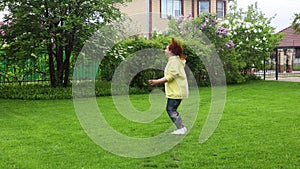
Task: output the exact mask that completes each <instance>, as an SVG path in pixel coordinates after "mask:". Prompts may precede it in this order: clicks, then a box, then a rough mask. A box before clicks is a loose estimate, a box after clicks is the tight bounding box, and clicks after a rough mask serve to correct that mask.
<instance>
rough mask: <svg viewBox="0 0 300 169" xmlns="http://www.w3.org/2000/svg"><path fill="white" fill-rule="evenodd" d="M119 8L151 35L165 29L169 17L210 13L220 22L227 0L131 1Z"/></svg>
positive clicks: (224, 13)
mask: <svg viewBox="0 0 300 169" xmlns="http://www.w3.org/2000/svg"><path fill="white" fill-rule="evenodd" d="M119 8H120V10H121V11H122V12H123V13H125V14H126V15H127V16H131V17H133V18H136V19H134V20H139V23H141V24H143V27H145V29H146V32H149V33H150V34H151V32H153V31H158V32H159V31H162V30H164V29H165V28H167V26H168V20H169V18H171V17H172V18H177V17H179V16H187V15H191V16H192V17H197V16H199V15H200V14H201V13H203V12H210V13H214V14H216V16H217V18H218V19H220V20H222V19H224V17H225V15H226V10H227V8H228V0H132V2H130V3H127V4H126V5H125V6H119ZM143 15H145V17H144V18H143Z"/></svg>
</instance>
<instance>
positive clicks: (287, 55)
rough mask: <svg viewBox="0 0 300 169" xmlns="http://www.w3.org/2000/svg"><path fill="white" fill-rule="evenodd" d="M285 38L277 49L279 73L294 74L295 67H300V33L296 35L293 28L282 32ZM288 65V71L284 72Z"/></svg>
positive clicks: (290, 27)
mask: <svg viewBox="0 0 300 169" xmlns="http://www.w3.org/2000/svg"><path fill="white" fill-rule="evenodd" d="M280 32H281V33H284V38H283V39H282V40H281V41H280V42H279V46H278V48H277V58H278V59H277V60H278V72H279V73H282V72H284V71H286V72H287V73H290V72H292V70H293V66H300V33H295V31H294V30H293V28H292V26H289V27H287V28H285V29H283V30H282V31H280ZM284 65H286V70H284Z"/></svg>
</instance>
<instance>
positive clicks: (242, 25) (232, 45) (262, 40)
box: [168, 1, 282, 83]
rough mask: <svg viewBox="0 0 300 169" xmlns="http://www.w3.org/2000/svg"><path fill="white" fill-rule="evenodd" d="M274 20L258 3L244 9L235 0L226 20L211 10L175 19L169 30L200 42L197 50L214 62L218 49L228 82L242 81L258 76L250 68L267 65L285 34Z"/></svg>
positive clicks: (190, 43)
mask: <svg viewBox="0 0 300 169" xmlns="http://www.w3.org/2000/svg"><path fill="white" fill-rule="evenodd" d="M271 20H272V18H266V17H265V16H264V14H263V13H261V12H260V11H259V10H258V8H257V5H256V4H255V5H250V6H248V10H247V11H243V10H242V9H237V4H236V2H235V1H232V2H231V5H230V8H229V10H228V14H227V16H226V18H225V20H223V21H219V20H217V19H216V17H215V15H213V14H209V13H206V14H201V15H200V16H199V17H196V18H192V17H191V15H188V16H187V17H180V18H178V19H177V20H176V19H173V20H171V21H170V24H169V32H168V33H169V35H172V36H177V37H180V38H182V39H183V40H184V41H185V42H186V43H187V44H188V45H190V46H194V47H196V46H197V48H198V49H196V51H197V52H196V54H197V55H202V56H205V57H206V60H207V61H209V62H212V61H211V60H209V55H211V54H212V53H211V52H208V51H209V50H215V51H216V53H217V54H218V55H219V57H220V58H221V60H222V62H223V67H224V70H225V73H226V78H227V82H228V83H241V82H245V81H247V80H248V79H250V78H253V77H255V76H252V75H250V74H249V72H250V70H253V69H255V70H262V69H264V67H263V66H264V64H263V63H264V61H265V62H266V63H267V66H268V58H269V56H270V54H271V53H272V52H274V48H275V47H276V46H277V45H278V42H279V40H280V39H281V38H282V34H279V33H277V34H276V33H275V32H274V30H275V28H273V27H271V26H270V22H271ZM205 37H206V38H205ZM189 39H194V41H190V40H189ZM199 48H200V49H199ZM207 49H209V50H207ZM205 51H206V52H205ZM201 64H202V63H199V65H201ZM199 67H201V68H202V69H203V68H204V67H203V66H199ZM201 72H205V71H203V70H202V71H201Z"/></svg>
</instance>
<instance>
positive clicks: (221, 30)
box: [216, 26, 228, 36]
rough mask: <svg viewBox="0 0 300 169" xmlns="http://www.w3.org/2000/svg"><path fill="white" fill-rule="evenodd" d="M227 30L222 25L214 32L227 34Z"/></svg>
mask: <svg viewBox="0 0 300 169" xmlns="http://www.w3.org/2000/svg"><path fill="white" fill-rule="evenodd" d="M227 31H228V29H226V28H224V27H223V26H220V27H218V29H217V30H216V34H218V35H224V36H227Z"/></svg>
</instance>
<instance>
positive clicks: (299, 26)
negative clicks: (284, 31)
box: [292, 13, 300, 33]
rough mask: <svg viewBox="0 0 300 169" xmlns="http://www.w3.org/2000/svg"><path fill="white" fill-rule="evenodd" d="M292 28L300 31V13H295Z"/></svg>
mask: <svg viewBox="0 0 300 169" xmlns="http://www.w3.org/2000/svg"><path fill="white" fill-rule="evenodd" d="M292 28H293V29H294V30H295V32H296V33H300V13H298V14H297V13H295V18H294V20H293V23H292Z"/></svg>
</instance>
